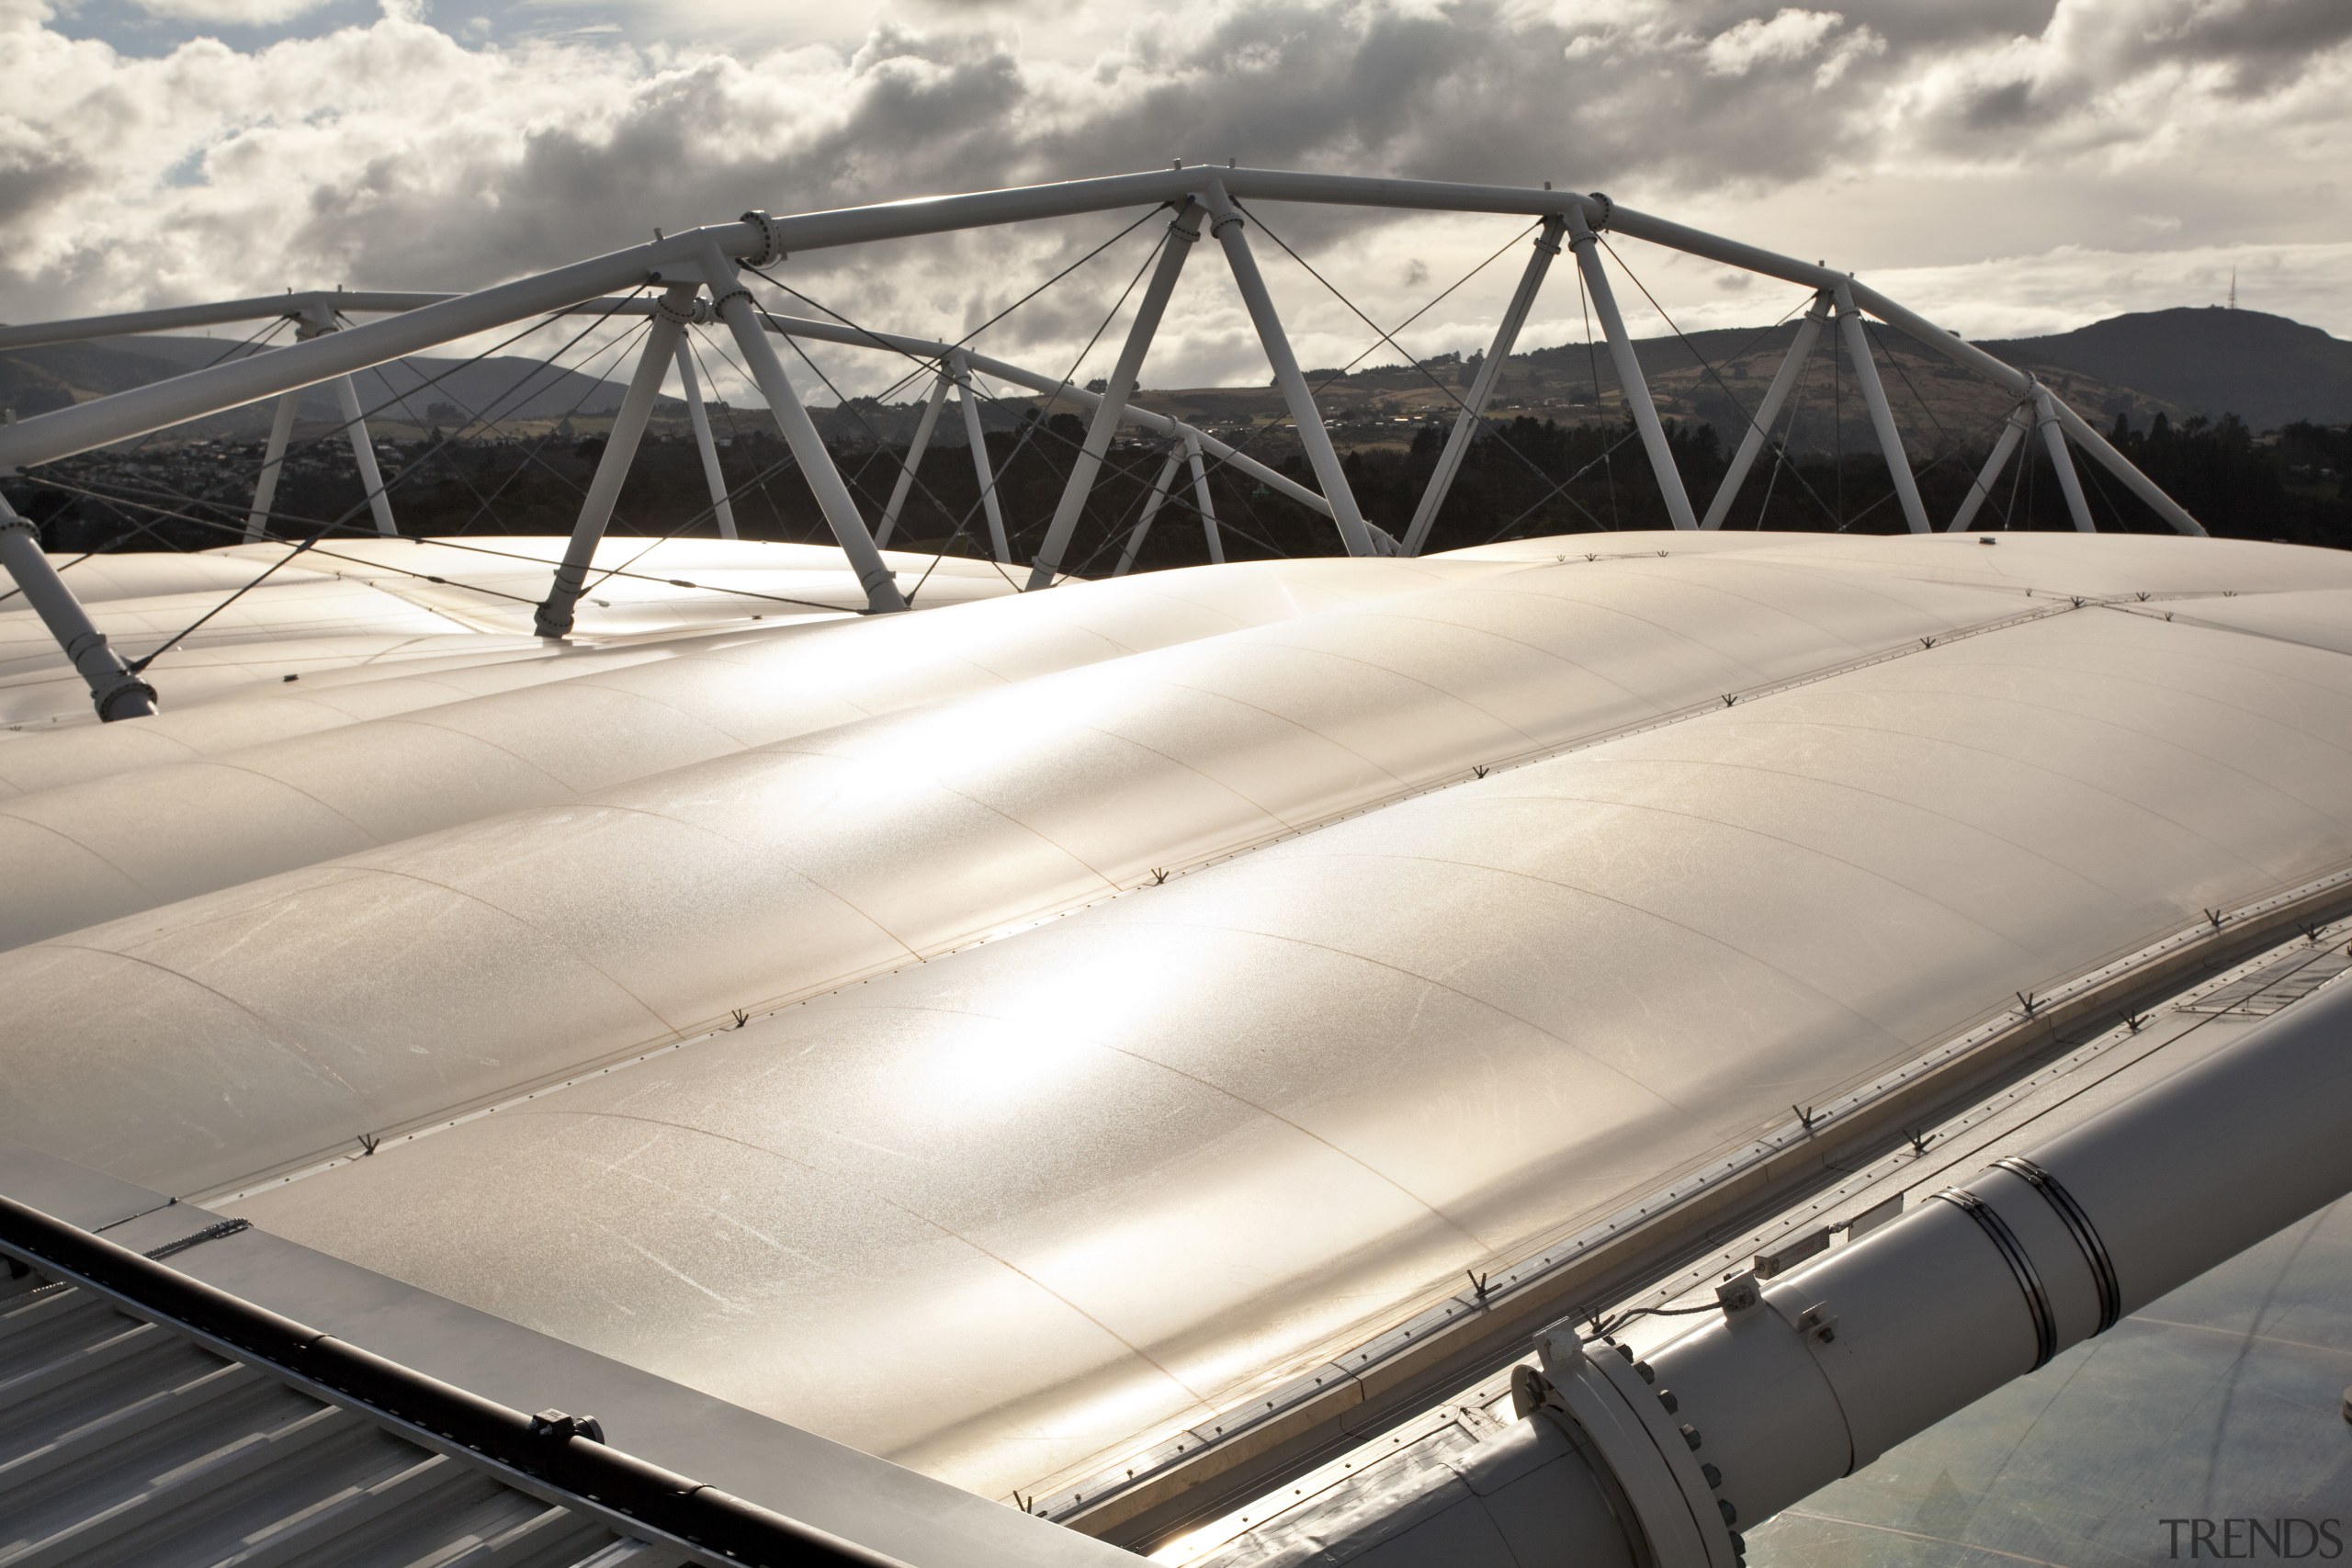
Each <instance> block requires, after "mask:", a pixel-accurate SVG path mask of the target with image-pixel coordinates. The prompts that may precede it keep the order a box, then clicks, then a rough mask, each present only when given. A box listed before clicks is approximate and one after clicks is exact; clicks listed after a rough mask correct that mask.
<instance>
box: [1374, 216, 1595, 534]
mask: <svg viewBox="0 0 2352 1568" xmlns="http://www.w3.org/2000/svg"><path fill="white" fill-rule="evenodd" d="M1565 228H1566V225H1565V223H1564V222H1563V221H1562V220H1561V219H1560V218H1558V217H1557V216H1554V217H1551V218H1547V219H1545V220H1544V224H1543V227H1542V229H1541V230H1540V231H1538V232H1537V234H1536V236H1535V250H1534V254H1532V255H1530V256H1529V257H1528V258H1527V269H1526V270H1525V271H1524V272H1522V273H1521V274H1520V276H1519V288H1517V289H1516V290H1514V291H1513V292H1512V294H1511V297H1510V305H1509V306H1507V307H1506V308H1505V309H1504V310H1503V319H1502V320H1501V321H1499V322H1498V323H1497V325H1496V327H1495V341H1494V342H1492V343H1490V344H1487V357H1486V358H1485V359H1484V360H1482V361H1480V363H1479V366H1478V374H1477V376H1476V378H1475V379H1474V380H1473V381H1472V382H1471V384H1470V395H1469V397H1467V398H1465V399H1464V400H1463V403H1462V412H1461V413H1460V414H1458V415H1456V416H1455V418H1454V421H1453V430H1452V431H1451V432H1449V433H1448V434H1447V435H1446V438H1445V450H1444V451H1442V452H1441V453H1439V454H1438V459H1437V467H1436V468H1434V469H1432V470H1431V471H1430V482H1429V486H1428V488H1427V489H1425V490H1424V491H1422V492H1421V501H1420V504H1419V506H1417V507H1416V508H1414V511H1413V521H1412V524H1411V525H1410V526H1408V528H1407V529H1406V530H1405V554H1407V555H1408V556H1417V555H1419V554H1420V553H1421V546H1422V545H1423V544H1425V543H1427V542H1428V539H1429V536H1430V525H1432V524H1434V523H1435V522H1436V521H1437V514H1438V512H1439V510H1440V509H1441V508H1442V507H1443V506H1444V505H1445V497H1446V492H1447V491H1450V490H1452V489H1453V476H1454V474H1455V473H1456V472H1458V471H1459V470H1460V468H1461V467H1462V458H1463V455H1464V453H1466V452H1468V451H1469V449H1470V443H1471V441H1472V439H1473V438H1474V437H1476V434H1477V433H1478V422H1479V421H1480V419H1482V418H1483V417H1484V416H1485V414H1486V412H1487V399H1488V398H1490V397H1492V396H1493V395H1494V390H1495V381H1496V379H1497V378H1498V377H1500V376H1501V375H1502V370H1503V366H1504V365H1505V364H1506V363H1507V362H1509V360H1510V353H1511V350H1512V348H1513V347H1515V346H1516V345H1517V344H1518V343H1519V333H1520V329H1521V327H1523V326H1525V325H1526V324H1527V312H1528V311H1529V310H1532V309H1533V308H1534V305H1535V294H1536V291H1537V290H1538V289H1540V288H1543V287H1544V275H1545V274H1546V273H1548V272H1549V271H1550V270H1551V267H1552V258H1553V257H1554V256H1556V255H1558V254H1560V235H1561V234H1562V232H1563V231H1565Z"/></svg>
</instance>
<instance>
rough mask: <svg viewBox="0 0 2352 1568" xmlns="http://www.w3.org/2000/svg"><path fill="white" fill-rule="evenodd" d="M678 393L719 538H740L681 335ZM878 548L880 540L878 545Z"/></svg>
mask: <svg viewBox="0 0 2352 1568" xmlns="http://www.w3.org/2000/svg"><path fill="white" fill-rule="evenodd" d="M676 354H677V360H678V391H679V393H680V394H681V395H682V396H683V397H684V399H685V400H686V423H688V424H689V425H691V426H692V427H693V429H694V433H695V455H696V456H697V457H700V458H701V459H702V480H703V484H704V486H705V487H706V488H707V489H708V490H709V491H710V512H711V515H712V516H713V517H716V518H717V519H718V536H719V537H720V538H722V539H732V538H734V537H736V533H735V502H734V501H733V500H732V499H731V498H730V497H729V495H728V493H727V471H726V470H725V469H724V468H720V467H719V465H718V443H717V442H715V441H713V440H712V439H711V438H710V410H709V409H707V407H705V406H704V405H703V400H702V378H701V377H699V376H697V375H695V350H694V344H691V343H689V342H687V341H686V336H685V334H684V333H679V334H678V346H677V349H676ZM879 543H880V541H879V540H877V541H876V544H877V545H878V544H879Z"/></svg>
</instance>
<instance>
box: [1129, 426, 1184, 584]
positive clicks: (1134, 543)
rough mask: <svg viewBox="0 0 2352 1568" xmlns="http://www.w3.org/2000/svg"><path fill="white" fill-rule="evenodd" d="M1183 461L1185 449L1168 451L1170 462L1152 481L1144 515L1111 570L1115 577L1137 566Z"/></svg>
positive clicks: (1171, 448)
mask: <svg viewBox="0 0 2352 1568" xmlns="http://www.w3.org/2000/svg"><path fill="white" fill-rule="evenodd" d="M1183 460H1184V452H1183V448H1182V447H1179V446H1171V447H1170V448H1169V449H1168V460H1167V461H1166V462H1164V463H1162V464H1160V465H1159V478H1158V479H1154V480H1152V481H1151V493H1150V494H1149V495H1148V496H1146V497H1145V498H1144V503H1143V515H1142V516H1140V517H1138V518H1136V525H1135V526H1134V527H1133V528H1130V529H1129V530H1127V547H1126V548H1125V549H1123V550H1121V551H1120V552H1119V564H1118V565H1117V566H1115V567H1113V568H1112V569H1111V575H1112V576H1113V577H1125V576H1126V575H1127V569H1128V568H1129V567H1131V566H1133V565H1135V564H1136V553H1137V552H1138V551H1140V550H1141V549H1142V548H1143V536H1145V535H1146V534H1148V533H1150V532H1151V520H1152V519H1153V518H1155V517H1157V516H1159V507H1160V503H1161V502H1165V501H1166V500H1167V499H1168V487H1169V485H1170V484H1171V483H1172V482H1174V480H1175V478H1176V465H1177V464H1179V463H1181V462H1182V461H1183Z"/></svg>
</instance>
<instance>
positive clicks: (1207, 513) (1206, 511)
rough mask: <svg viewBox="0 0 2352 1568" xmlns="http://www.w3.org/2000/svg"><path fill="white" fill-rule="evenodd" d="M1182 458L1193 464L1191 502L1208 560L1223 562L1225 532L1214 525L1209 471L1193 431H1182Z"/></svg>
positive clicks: (1221, 563)
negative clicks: (1198, 522)
mask: <svg viewBox="0 0 2352 1568" xmlns="http://www.w3.org/2000/svg"><path fill="white" fill-rule="evenodd" d="M1184 460H1185V461H1186V462H1188V463H1190V464H1191V465H1192V466H1193V505H1194V506H1197V507H1198V508H1200V513H1201V537H1202V538H1203V539H1204V540H1205V541H1206V542H1207V544H1208V547H1209V560H1210V561H1211V562H1212V563H1213V564H1215V565H1216V566H1223V565H1224V564H1225V533H1224V531H1223V530H1222V529H1220V528H1219V527H1218V526H1217V525H1216V502H1213V501H1211V500H1210V499H1209V473H1208V468H1207V467H1206V465H1204V464H1203V463H1202V461H1201V438H1200V436H1199V434H1196V433H1195V432H1193V431H1190V430H1187V431H1186V432H1184Z"/></svg>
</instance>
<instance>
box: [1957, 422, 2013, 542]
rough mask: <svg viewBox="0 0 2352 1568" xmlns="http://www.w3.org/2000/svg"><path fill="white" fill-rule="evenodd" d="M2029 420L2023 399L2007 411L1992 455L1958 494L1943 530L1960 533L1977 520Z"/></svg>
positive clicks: (2007, 464)
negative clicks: (1957, 505) (1964, 491)
mask: <svg viewBox="0 0 2352 1568" xmlns="http://www.w3.org/2000/svg"><path fill="white" fill-rule="evenodd" d="M2032 423H2033V416H2032V415H2031V414H2030V413H2028V412H2026V405H2025V404H2024V403H2022V402H2021V403H2019V404H2018V406H2017V407H2015V408H2013V409H2011V410H2010V411H2009V417H2008V420H2007V423H2004V424H2003V425H2002V426H2001V438H2000V439H1999V440H1997V441H1996V442H1994V443H1993V451H1992V455H1991V456H1990V457H1986V458H1985V467H1984V468H1982V469H1980V470H1978V472H1977V475H1976V478H1975V479H1973V481H1971V482H1970V484H1969V487H1968V493H1967V494H1966V495H1964V496H1962V498H1961V502H1960V510H1959V511H1957V512H1955V513H1952V514H1951V526H1949V527H1948V528H1946V529H1945V530H1944V532H1946V533H1948V534H1958V533H1961V532H1962V531H1964V530H1965V529H1966V528H1967V527H1968V525H1969V524H1971V523H1973V522H1974V521H1975V520H1976V509H1977V508H1978V507H1980V506H1982V505H1984V504H1985V500H1986V498H1987V497H1989V496H1990V495H1991V494H1992V493H1993V483H1994V481H1995V480H1996V479H1999V478H2000V477H2001V470H2002V469H2003V468H2007V467H2008V466H2009V457H2010V455H2011V454H2012V453H2014V452H2015V451H2016V450H2017V449H2018V442H2020V441H2022V440H2024V439H2025V433H2026V429H2027V427H2028V426H2030V424H2032Z"/></svg>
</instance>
